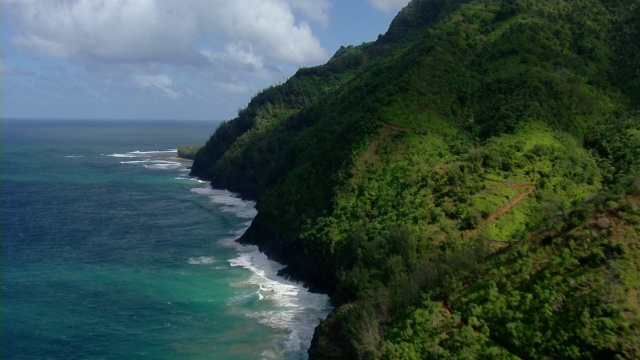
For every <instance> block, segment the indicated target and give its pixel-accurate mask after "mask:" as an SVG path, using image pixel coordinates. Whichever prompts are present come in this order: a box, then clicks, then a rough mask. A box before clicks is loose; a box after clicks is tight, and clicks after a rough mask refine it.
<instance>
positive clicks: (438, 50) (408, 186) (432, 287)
mask: <svg viewBox="0 0 640 360" xmlns="http://www.w3.org/2000/svg"><path fill="white" fill-rule="evenodd" d="M639 13H640V2H639V1H638V0H619V1H615V0H576V1H571V2H564V1H555V0H543V1H533V0H519V1H506V0H477V1H469V2H462V1H453V0H449V1H448V0H414V1H412V2H411V3H410V4H409V5H408V6H407V7H406V8H405V9H403V11H401V12H400V13H399V14H398V16H397V17H396V19H395V20H394V21H393V23H392V24H391V27H390V29H389V31H388V32H387V34H385V35H383V36H381V37H380V38H379V39H378V40H377V41H376V42H373V43H368V44H363V45H360V46H357V47H347V48H341V49H340V50H339V51H338V52H337V53H336V55H334V57H333V58H332V59H331V60H330V61H329V62H328V63H327V64H326V65H323V66H319V67H316V68H309V69H301V70H300V71H299V72H298V73H297V74H296V75H295V76H293V77H292V78H291V79H290V80H289V81H287V82H286V83H285V84H283V85H280V86H277V87H272V88H270V89H267V90H265V91H263V92H262V93H260V94H258V95H257V96H256V97H255V98H254V99H252V101H251V102H250V103H249V105H248V107H247V108H246V109H244V110H242V111H241V112H240V113H239V116H238V118H236V119H234V120H232V121H229V122H227V123H225V124H223V125H222V126H221V127H220V128H219V129H218V130H217V131H216V132H215V133H214V135H213V136H212V137H211V139H210V140H209V141H208V142H207V144H206V146H205V147H204V148H203V149H202V150H200V151H199V152H198V154H197V155H196V160H195V162H194V167H193V171H192V173H193V174H194V175H198V176H201V177H205V178H208V179H211V180H212V183H213V185H214V186H216V187H225V188H228V189H231V190H234V191H237V192H239V193H241V194H242V195H243V196H245V197H248V198H253V199H257V200H258V210H259V213H258V216H257V217H256V219H255V220H254V222H253V224H252V225H251V227H250V229H249V230H248V231H247V232H246V234H245V235H244V236H243V238H242V241H245V242H250V243H255V244H258V245H259V246H260V247H261V249H262V250H264V251H266V252H267V253H268V254H269V255H271V256H273V257H275V258H277V259H278V260H280V261H283V262H285V263H287V264H288V265H289V270H288V271H289V272H290V273H291V274H293V275H294V276H297V277H299V278H301V279H304V280H305V281H307V282H308V283H309V284H310V285H312V286H314V287H317V288H319V289H322V290H325V291H328V292H330V294H331V295H332V298H333V301H334V304H335V311H334V312H333V314H332V315H330V317H329V318H328V319H327V320H326V321H324V322H323V323H322V324H321V326H320V327H319V329H318V331H317V333H316V338H315V341H314V345H313V348H312V350H311V352H310V353H311V355H312V358H335V359H339V358H380V357H387V358H407V359H413V358H420V357H423V356H426V355H425V354H427V353H429V352H428V351H435V352H433V353H430V354H432V356H433V357H448V356H451V357H456V358H457V357H462V358H478V357H485V358H495V357H510V358H513V357H521V358H540V357H544V356H551V357H560V358H602V357H603V356H604V357H614V356H621V357H623V358H635V357H637V356H638V354H639V353H638V349H637V348H634V347H633V346H632V345H630V344H634V341H635V343H640V339H638V333H637V316H638V312H637V310H638V308H637V301H638V297H637V296H638V293H637V292H636V290H635V289H636V288H637V282H634V280H629V281H627V280H620V281H617V280H616V281H613V282H612V281H609V280H608V279H610V278H611V277H612V276H613V277H615V276H618V275H615V274H617V273H616V272H615V271H617V270H615V271H614V270H611V268H610V267H613V268H615V269H618V268H619V269H623V270H620V271H622V273H624V274H625V275H624V276H626V277H627V278H629V279H634V277H635V279H637V278H638V276H640V274H639V273H638V268H637V266H636V265H629V264H632V263H634V261H636V260H637V257H638V249H637V246H636V245H634V244H637V242H638V241H639V239H638V232H637V230H638V227H637V223H638V218H637V216H636V215H634V214H635V213H634V211H636V210H637V208H634V206H635V205H633V204H635V202H634V201H635V200H634V199H637V197H636V195H633V194H635V193H633V191H634V190H633V189H634V186H635V185H633V184H634V182H635V181H636V179H637V178H638V177H639V176H640V114H639V112H638V107H639V106H640V45H639V42H638V41H636V40H634V39H640V16H639V15H638V14H639ZM630 189H631V190H630ZM625 193H627V194H630V195H627V198H626V200H624V202H625V204H631V205H629V206H631V209H632V210H628V211H627V210H624V211H627V212H628V213H629V214H630V215H629V216H628V219H630V220H628V221H627V223H625V224H627V225H624V226H625V229H626V230H625V232H624V233H623V235H622V236H618V235H615V236H613V237H608V236H609V235H606V234H605V235H602V236H601V237H600V238H597V239H595V240H593V239H587V238H585V237H583V236H582V235H576V236H578V237H579V238H580V239H581V240H580V241H582V242H584V244H586V245H580V244H578V245H576V243H577V242H579V241H577V240H575V239H573V238H571V236H574V235H572V233H571V232H570V231H569V230H567V229H569V228H568V227H567V226H569V227H570V226H573V228H575V227H580V226H582V225H580V224H584V223H587V224H590V223H589V221H590V220H589V219H591V218H592V217H601V215H602V214H605V213H610V212H611V211H613V210H603V209H604V208H599V207H598V209H599V210H589V211H594V212H593V213H591V212H585V211H582V210H581V211H582V213H581V214H583V217H582V218H581V217H578V218H575V217H572V216H568V215H566V214H574V213H575V212H576V209H583V208H584V206H586V205H584V204H590V202H593V201H594V200H593V199H594V198H597V196H602V195H599V194H625ZM625 209H627V208H625ZM633 209H636V210H633ZM572 211H573V212H572ZM584 214H592V215H591V216H589V215H584ZM585 216H586V217H585ZM625 216H626V215H625ZM576 219H577V220H576ZM603 221H604V220H603ZM610 221H611V222H613V223H616V224H618V223H621V220H620V221H619V220H615V219H613V220H610ZM625 221H626V220H625ZM571 224H572V225H571ZM550 226H551V227H554V228H559V229H560V230H558V231H559V232H557V233H554V234H557V235H553V236H552V237H551V238H552V240H548V239H547V237H544V239H547V240H544V239H543V240H539V237H540V236H541V235H540V234H541V233H540V231H541V229H544V228H548V227H550ZM621 226H622V225H621ZM583 227H584V228H585V229H587V228H589V227H588V226H587V225H584V226H583ZM563 229H564V230H563ZM565 230H566V231H565ZM548 231H551V230H548ZM563 231H564V232H563ZM585 233H587V230H585ZM581 234H582V233H581ZM585 236H586V235H585ZM556 237H557V238H558V240H557V241H556V240H553V239H555V238H556ZM614 238H615V239H614ZM621 239H622V240H621ZM549 241H550V242H551V244H552V245H553V246H550V245H549V244H548V243H549ZM594 241H595V243H593V242H594ZM620 241H622V242H624V243H625V244H626V245H625V246H626V248H625V249H626V250H624V251H623V252H622V253H620V254H622V255H619V256H618V255H616V256H613V257H611V256H609V255H606V254H608V253H607V252H606V251H608V250H606V249H608V248H607V247H616V246H618V245H616V244H618V242H620ZM538 243H539V244H540V245H539V246H538V245H534V244H538ZM614 243H615V244H614ZM512 244H517V245H512ZM520 244H532V245H530V246H529V245H520ZM594 244H595V245H594ZM612 244H613V245H612ZM576 246H577V247H578V248H579V249H581V250H579V251H578V250H576V248H575V247H576ZM591 246H598V247H600V248H602V249H604V250H602V251H603V252H605V258H606V259H608V260H607V261H604V260H602V261H600V260H599V261H600V262H594V263H593V264H592V263H589V262H588V261H587V260H582V258H583V257H589V256H591V255H588V254H586V252H588V251H591V250H586V248H588V247H591ZM605 250H606V251H605ZM580 251H582V252H585V253H584V254H583V253H582V252H580ZM615 251H618V250H615ZM621 251H622V250H621ZM496 252H498V253H496ZM563 256H564V257H563ZM594 256H595V255H594ZM514 259H516V260H514ZM633 259H636V260H633ZM563 261H566V262H567V263H566V264H564V263H563ZM585 261H587V262H586V263H585ZM603 261H604V262H603ZM522 262H525V263H526V264H532V265H530V266H529V267H524V268H523V267H522V266H523V265H522ZM605 263H606V264H605ZM589 264H592V265H593V266H591V265H589ZM618 264H619V265H618ZM605 265H606V266H605ZM589 266H591V267H589ZM607 266H608V267H607ZM585 272H587V273H588V279H586V280H585V278H583V277H582V276H583V273H585ZM556 274H565V275H567V276H566V279H567V280H566V281H568V282H569V283H564V282H563V281H559V280H558V281H555V280H553V279H555V278H554V276H557V275H556ZM612 274H613V275H612ZM496 276H502V277H503V278H499V279H498V278H496ZM585 276H587V275H585ZM547 277H551V279H552V280H548V279H547ZM505 279H506V280H505ZM616 279H617V278H616ZM498 280H500V281H502V282H500V281H498ZM587 280H588V281H587ZM571 281H573V282H571ZM585 281H586V282H585ZM492 282H493V283H495V284H494V285H495V286H493V285H491V284H492ZM487 284H489V285H491V286H489V285H487ZM576 284H578V285H576ZM603 284H604V285H603ZM492 286H493V287H492ZM575 286H579V287H580V289H582V290H580V291H583V292H584V296H585V299H589V300H588V303H585V304H582V305H577V307H576V308H574V309H568V307H567V306H560V305H562V304H565V302H560V303H558V301H560V300H558V299H561V300H563V301H565V299H573V300H571V301H577V300H579V299H578V298H575V297H573V296H574V295H572V294H573V293H572V291H574V290H575V291H577V290H576V289H577V288H576V287H575ZM603 286H604V287H603ZM607 286H613V287H615V289H614V290H616V291H618V290H619V289H624V291H626V293H625V294H627V295H626V297H625V296H623V292H619V293H616V294H619V296H618V295H615V296H614V297H613V298H607V297H606V296H604V295H602V294H605V293H606V291H609V290H612V289H613V288H608V287H607ZM487 289H488V290H487ZM492 289H493V290H492ZM495 289H498V290H499V291H498V294H497V295H496V294H495V291H494V290H495ZM541 289H543V290H545V291H547V293H545V294H546V295H544V296H543V295H541V294H542V293H541V291H542V290H541ZM490 290H491V291H494V292H490ZM612 291H613V290H612ZM620 291H622V290H620ZM581 294H582V293H581ZM498 295H499V296H498ZM491 296H494V297H495V296H498V297H495V300H496V301H500V304H502V305H499V306H498V305H496V306H495V307H494V306H487V304H488V303H491V302H493V300H494V297H491ZM531 296H533V297H534V298H535V299H538V300H539V301H537V300H536V301H537V302H536V301H533V302H532V300H526V299H530V298H531ZM581 298H582V295H581ZM614 298H615V299H614ZM514 299H515V300H514ZM522 299H525V300H526V301H525V300H522ZM612 299H613V300H612ZM516 300H518V301H516ZM527 301H528V302H527ZM566 301H569V300H566ZM585 301H587V300H585ZM558 304H560V305H558ZM612 304H613V305H612ZM613 308H615V309H624V311H622V310H621V311H622V313H624V319H627V320H624V319H623V320H624V321H623V320H621V319H622V318H621V317H620V316H622V315H620V314H621V312H616V311H617V310H616V311H613V310H611V309H613ZM576 309H579V311H580V314H578V313H577V312H576V311H578V310H576ZM603 309H604V310H603ZM585 314H586V315H585ZM578 316H580V318H578ZM587 316H588V317H589V319H595V318H597V319H598V320H597V322H598V323H597V324H596V325H593V332H592V333H589V334H586V333H578V331H577V329H575V331H573V330H571V329H572V328H571V327H566V326H565V325H569V324H572V326H573V328H576V324H578V323H579V322H580V321H583V320H584V321H587V320H588V319H587ZM523 317H531V319H538V320H529V319H523ZM556 317H557V319H562V323H558V321H560V320H553V319H556ZM544 319H547V320H544ZM585 319H587V320H585ZM629 319H631V320H629ZM633 319H635V320H633ZM554 321H555V322H554ZM589 321H591V320H589ZM594 321H595V320H594ZM602 323H606V324H610V325H611V326H610V327H607V326H609V325H606V326H605V325H602ZM585 324H586V322H585ZM603 326H604V327H603ZM603 333H606V334H608V335H602V336H601V334H603ZM612 334H613V335H612ZM613 338H616V339H618V340H615V341H614V340H611V339H613ZM607 339H608V340H607ZM625 339H626V340H625ZM636 340H637V341H636ZM560 350H562V351H560Z"/></svg>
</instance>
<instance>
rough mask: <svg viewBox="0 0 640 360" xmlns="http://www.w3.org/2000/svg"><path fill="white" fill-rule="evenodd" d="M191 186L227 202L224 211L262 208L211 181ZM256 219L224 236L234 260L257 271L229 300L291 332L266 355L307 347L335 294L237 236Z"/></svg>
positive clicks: (249, 214)
mask: <svg viewBox="0 0 640 360" xmlns="http://www.w3.org/2000/svg"><path fill="white" fill-rule="evenodd" d="M191 191H193V192H195V193H197V194H200V195H203V196H207V197H209V199H210V200H211V201H212V202H213V203H216V204H219V205H222V210H223V211H228V212H232V213H234V214H236V215H237V216H238V217H240V218H246V219H251V220H252V219H253V218H254V217H255V215H256V214H257V211H256V210H255V202H253V201H246V200H242V199H241V198H240V197H238V196H237V195H235V194H233V193H231V192H229V191H226V190H218V189H212V188H210V187H208V186H206V187H199V188H194V189H192V190H191ZM251 220H250V221H247V222H245V223H244V224H243V228H241V229H239V230H237V231H234V232H233V233H232V236H231V237H228V238H226V239H223V240H220V241H219V243H220V244H221V245H223V246H225V247H230V248H233V249H235V250H236V252H237V257H235V258H232V259H229V260H228V261H229V265H231V266H232V267H242V268H244V269H247V270H249V271H250V272H251V276H250V277H249V278H248V279H246V280H245V281H242V282H241V283H235V284H231V285H232V286H234V287H236V288H247V287H248V289H247V290H249V289H255V290H249V291H247V292H246V293H244V294H241V295H239V296H237V297H235V298H232V299H230V300H229V301H228V303H229V306H230V307H231V308H236V307H242V309H243V310H242V311H243V312H244V315H245V316H247V317H249V318H253V319H255V320H256V321H258V322H259V323H261V324H263V325H266V326H269V327H271V328H273V329H277V330H279V331H282V332H284V333H286V334H287V335H286V336H285V337H284V338H283V339H281V341H279V343H278V344H276V346H275V347H274V349H266V350H264V351H263V352H262V354H261V357H262V358H263V359H271V358H276V359H277V358H282V357H283V356H282V355H284V354H291V353H303V352H304V351H305V350H306V349H308V348H309V346H311V340H312V338H313V332H314V330H315V327H316V326H317V325H318V322H319V319H324V318H325V317H326V316H327V315H328V314H329V312H330V311H331V305H330V303H329V297H328V296H327V295H325V294H316V293H311V292H310V291H309V290H308V289H306V288H305V287H304V286H303V285H302V284H301V283H298V282H294V281H290V280H287V279H285V278H283V277H281V276H278V272H279V271H280V270H282V269H283V268H284V267H285V266H284V265H282V264H280V263H278V262H276V261H273V260H270V259H269V258H268V257H267V256H266V255H265V254H263V253H261V252H260V251H259V249H258V247H257V246H254V245H241V244H239V243H238V242H236V241H235V240H236V239H238V238H239V237H240V236H242V234H244V232H245V231H246V230H247V228H248V227H249V226H250V225H251ZM251 302H254V304H253V306H248V305H247V304H250V303H251Z"/></svg>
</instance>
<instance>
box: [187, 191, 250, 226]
mask: <svg viewBox="0 0 640 360" xmlns="http://www.w3.org/2000/svg"><path fill="white" fill-rule="evenodd" d="M191 191H193V192H195V193H196V194H200V195H204V196H208V197H209V199H210V200H211V202H213V203H215V204H218V205H222V207H221V209H222V211H224V212H230V213H234V214H235V215H236V216H238V217H241V218H245V219H253V218H254V217H255V216H256V215H257V214H258V211H257V210H256V209H255V206H256V203H255V202H253V201H246V200H242V199H241V198H240V197H238V196H237V195H236V194H234V193H232V192H230V191H227V190H218V189H212V188H211V187H209V186H205V187H198V188H194V189H191Z"/></svg>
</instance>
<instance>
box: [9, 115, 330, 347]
mask: <svg viewBox="0 0 640 360" xmlns="http://www.w3.org/2000/svg"><path fill="white" fill-rule="evenodd" d="M216 126H217V123H211V122H208V123H207V122H187V121H176V122H168V121H163V122H151V121H59V120H47V121H44V120H6V119H3V121H2V123H1V132H0V135H1V146H2V148H1V153H0V156H1V157H0V159H1V160H0V161H1V163H0V164H1V168H0V169H1V171H0V176H1V178H0V180H1V181H0V201H1V214H0V221H1V227H0V231H1V233H0V236H1V245H2V248H1V263H0V265H1V276H2V278H1V296H2V298H1V308H2V314H1V315H2V317H1V318H0V320H1V334H0V336H1V344H0V345H1V346H0V352H1V353H0V357H1V358H2V359H130V358H135V359H139V358H148V359H305V358H306V357H307V355H306V350H307V348H308V346H309V344H310V341H311V337H312V334H313V329H314V327H315V326H316V325H317V324H318V322H319V319H320V318H324V317H325V316H326V314H327V313H328V311H329V310H330V305H329V302H328V298H327V296H325V295H320V294H311V293H309V292H307V291H306V290H305V289H304V288H302V287H301V286H300V285H298V284H295V283H292V282H289V281H286V280H284V279H282V278H279V277H277V276H276V273H277V271H278V270H279V269H280V268H281V267H282V266H281V265H279V264H277V263H275V262H272V261H269V260H268V259H267V258H266V257H265V256H264V255H262V254H260V253H259V252H258V251H257V249H256V248H255V247H250V246H249V247H244V246H239V245H237V244H236V243H235V242H234V239H236V238H237V237H238V236H239V235H241V234H242V232H243V231H244V230H245V229H246V228H247V227H248V225H249V224H250V222H251V219H252V218H253V216H255V210H254V208H253V207H254V205H255V204H253V203H252V202H247V201H243V200H241V199H239V198H237V197H235V196H234V195H233V194H231V193H229V192H226V191H221V190H214V189H211V188H210V187H209V186H208V185H207V184H205V183H202V182H198V181H197V180H196V179H191V178H190V177H189V176H188V166H189V163H188V162H184V161H181V160H178V159H176V158H175V156H176V152H175V149H176V148H177V147H178V146H180V145H192V144H204V142H205V141H206V140H207V138H208V136H209V134H210V133H211V132H212V131H213V130H214V129H215V127H216Z"/></svg>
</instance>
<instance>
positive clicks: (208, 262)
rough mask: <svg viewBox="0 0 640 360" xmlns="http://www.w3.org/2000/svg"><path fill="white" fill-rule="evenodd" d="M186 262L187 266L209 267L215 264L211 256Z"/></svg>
mask: <svg viewBox="0 0 640 360" xmlns="http://www.w3.org/2000/svg"><path fill="white" fill-rule="evenodd" d="M187 262H188V263H189V265H211V264H213V263H214V262H216V259H215V258H214V257H213V256H198V257H192V258H189V260H187Z"/></svg>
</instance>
